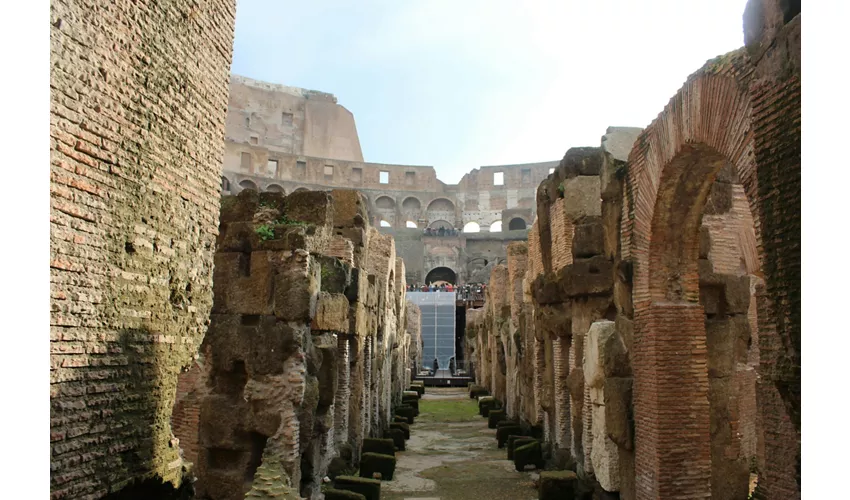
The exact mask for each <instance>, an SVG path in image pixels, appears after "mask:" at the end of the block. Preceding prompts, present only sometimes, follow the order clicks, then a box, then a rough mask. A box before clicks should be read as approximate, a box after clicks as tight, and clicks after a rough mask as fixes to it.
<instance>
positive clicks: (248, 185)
mask: <svg viewBox="0 0 850 500" xmlns="http://www.w3.org/2000/svg"><path fill="white" fill-rule="evenodd" d="M239 187H240V188H242V189H243V190H244V189H253V190H254V191H259V189H257V184H255V183H254V181H252V180H250V179H245V180H243V181H240V182H239Z"/></svg>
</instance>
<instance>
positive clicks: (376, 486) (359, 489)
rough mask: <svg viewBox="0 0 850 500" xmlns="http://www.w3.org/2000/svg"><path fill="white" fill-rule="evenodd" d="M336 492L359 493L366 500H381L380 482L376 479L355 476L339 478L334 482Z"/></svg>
mask: <svg viewBox="0 0 850 500" xmlns="http://www.w3.org/2000/svg"><path fill="white" fill-rule="evenodd" d="M334 487H335V488H336V489H338V490H347V491H353V492H355V493H360V494H361V495H363V496H364V497H366V500H381V482H380V481H378V480H376V479H370V478H365V477H356V476H339V477H337V478H336V480H334Z"/></svg>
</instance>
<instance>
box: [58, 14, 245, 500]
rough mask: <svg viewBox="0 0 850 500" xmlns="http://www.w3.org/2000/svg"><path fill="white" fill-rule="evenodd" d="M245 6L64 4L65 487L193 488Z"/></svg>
mask: <svg viewBox="0 0 850 500" xmlns="http://www.w3.org/2000/svg"><path fill="white" fill-rule="evenodd" d="M235 8H236V6H235V2H234V1H233V0H210V1H206V2H203V5H198V4H197V3H196V2H190V1H181V0H177V1H173V2H165V3H156V4H145V3H139V2H126V1H122V2H117V3H116V2H106V1H98V0H80V1H65V0H56V1H53V2H51V5H50V10H51V12H50V25H51V27H50V65H51V71H50V90H51V92H50V163H51V165H50V170H51V180H50V192H51V213H50V228H51V233H50V248H51V262H50V274H51V320H50V324H51V361H50V364H51V367H50V379H51V391H50V394H51V425H50V427H51V430H50V434H51V467H50V470H51V474H50V483H51V496H52V498H81V499H82V498H100V497H103V496H104V495H106V494H107V493H110V492H116V491H118V490H121V489H122V488H124V487H125V486H127V485H128V483H130V482H131V481H133V480H142V479H153V480H154V481H159V480H160V479H161V480H165V481H172V482H173V483H174V484H175V485H178V484H179V483H180V478H181V476H182V475H183V473H184V470H183V462H182V460H181V457H180V453H179V448H178V447H177V446H176V443H175V442H174V441H172V437H173V436H172V434H171V429H170V426H169V417H170V416H171V410H172V407H173V405H174V401H175V392H176V385H177V374H178V373H179V371H180V368H181V367H183V366H188V365H189V364H190V362H191V361H192V357H193V356H194V354H195V353H196V352H197V350H198V346H199V344H200V342H201V339H202V337H203V335H204V332H205V331H206V322H207V320H208V318H209V312H210V307H211V305H212V262H213V251H214V248H213V247H214V244H215V236H216V231H217V227H218V205H219V198H220V182H219V174H220V171H221V165H222V154H223V149H224V144H223V139H224V119H225V108H226V104H227V95H228V88H227V75H228V73H229V70H230V62H231V53H232V42H233V26H234V15H235Z"/></svg>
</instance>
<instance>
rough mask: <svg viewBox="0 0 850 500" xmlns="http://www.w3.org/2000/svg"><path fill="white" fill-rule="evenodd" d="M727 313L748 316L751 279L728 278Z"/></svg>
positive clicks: (740, 277)
mask: <svg viewBox="0 0 850 500" xmlns="http://www.w3.org/2000/svg"><path fill="white" fill-rule="evenodd" d="M724 291H725V298H726V312H727V313H728V314H747V311H748V310H749V308H750V277H749V276H727V277H726V288H725V290H724Z"/></svg>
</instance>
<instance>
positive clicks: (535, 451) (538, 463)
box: [514, 440, 543, 472]
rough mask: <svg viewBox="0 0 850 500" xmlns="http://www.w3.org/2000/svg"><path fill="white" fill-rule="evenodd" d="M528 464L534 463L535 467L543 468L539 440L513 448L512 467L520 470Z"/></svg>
mask: <svg viewBox="0 0 850 500" xmlns="http://www.w3.org/2000/svg"><path fill="white" fill-rule="evenodd" d="M528 465H534V466H535V467H536V468H537V469H543V451H542V448H541V447H540V441H537V440H534V441H533V442H531V443H528V444H526V445H523V446H519V447H516V448H515V449H514V467H515V468H516V470H517V471H519V472H522V471H524V470H525V467H526V466H528Z"/></svg>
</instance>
